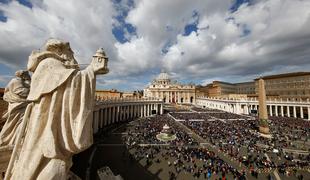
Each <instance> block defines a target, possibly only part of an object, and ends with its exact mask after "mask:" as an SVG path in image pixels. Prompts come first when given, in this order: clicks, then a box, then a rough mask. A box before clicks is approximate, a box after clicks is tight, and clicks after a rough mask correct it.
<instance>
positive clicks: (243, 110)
mask: <svg viewBox="0 0 310 180" xmlns="http://www.w3.org/2000/svg"><path fill="white" fill-rule="evenodd" d="M266 103H267V111H268V115H269V116H282V117H294V118H302V119H307V120H310V101H309V99H307V100H301V99H300V100H296V99H275V98H272V99H267V101H266ZM196 105H198V106H201V107H208V108H213V109H219V110H223V111H227V112H231V113H236V114H250V112H253V111H252V110H256V111H257V110H258V108H259V106H258V99H257V98H246V99H228V98H214V97H212V98H211V97H198V98H196Z"/></svg>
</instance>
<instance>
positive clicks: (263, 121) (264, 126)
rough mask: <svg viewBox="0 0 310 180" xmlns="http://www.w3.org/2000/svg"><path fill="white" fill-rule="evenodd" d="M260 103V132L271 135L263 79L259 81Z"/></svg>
mask: <svg viewBox="0 0 310 180" xmlns="http://www.w3.org/2000/svg"><path fill="white" fill-rule="evenodd" d="M258 103H259V114H258V115H259V121H260V122H259V124H260V125H259V126H260V127H259V131H260V133H263V134H269V126H268V122H267V120H268V114H267V104H266V90H265V82H264V80H263V79H262V78H261V79H259V80H258Z"/></svg>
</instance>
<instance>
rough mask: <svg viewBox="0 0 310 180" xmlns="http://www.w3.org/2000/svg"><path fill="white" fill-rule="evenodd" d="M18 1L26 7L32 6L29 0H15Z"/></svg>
mask: <svg viewBox="0 0 310 180" xmlns="http://www.w3.org/2000/svg"><path fill="white" fill-rule="evenodd" d="M17 1H18V2H19V4H22V5H24V6H26V7H29V8H32V4H31V2H30V1H29V0H17Z"/></svg>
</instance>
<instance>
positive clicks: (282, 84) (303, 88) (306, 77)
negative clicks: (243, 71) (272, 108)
mask: <svg viewBox="0 0 310 180" xmlns="http://www.w3.org/2000/svg"><path fill="white" fill-rule="evenodd" d="M262 78H263V79H264V80H265V86H266V95H267V96H268V97H275V98H282V99H292V100H293V99H294V100H299V99H302V100H306V99H308V98H310V72H293V73H285V74H276V75H270V76H263V77H262ZM255 91H256V94H257V92H258V78H257V79H255Z"/></svg>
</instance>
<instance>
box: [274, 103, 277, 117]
mask: <svg viewBox="0 0 310 180" xmlns="http://www.w3.org/2000/svg"><path fill="white" fill-rule="evenodd" d="M274 107H275V113H276V116H278V106H277V105H276V106H274Z"/></svg>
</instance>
